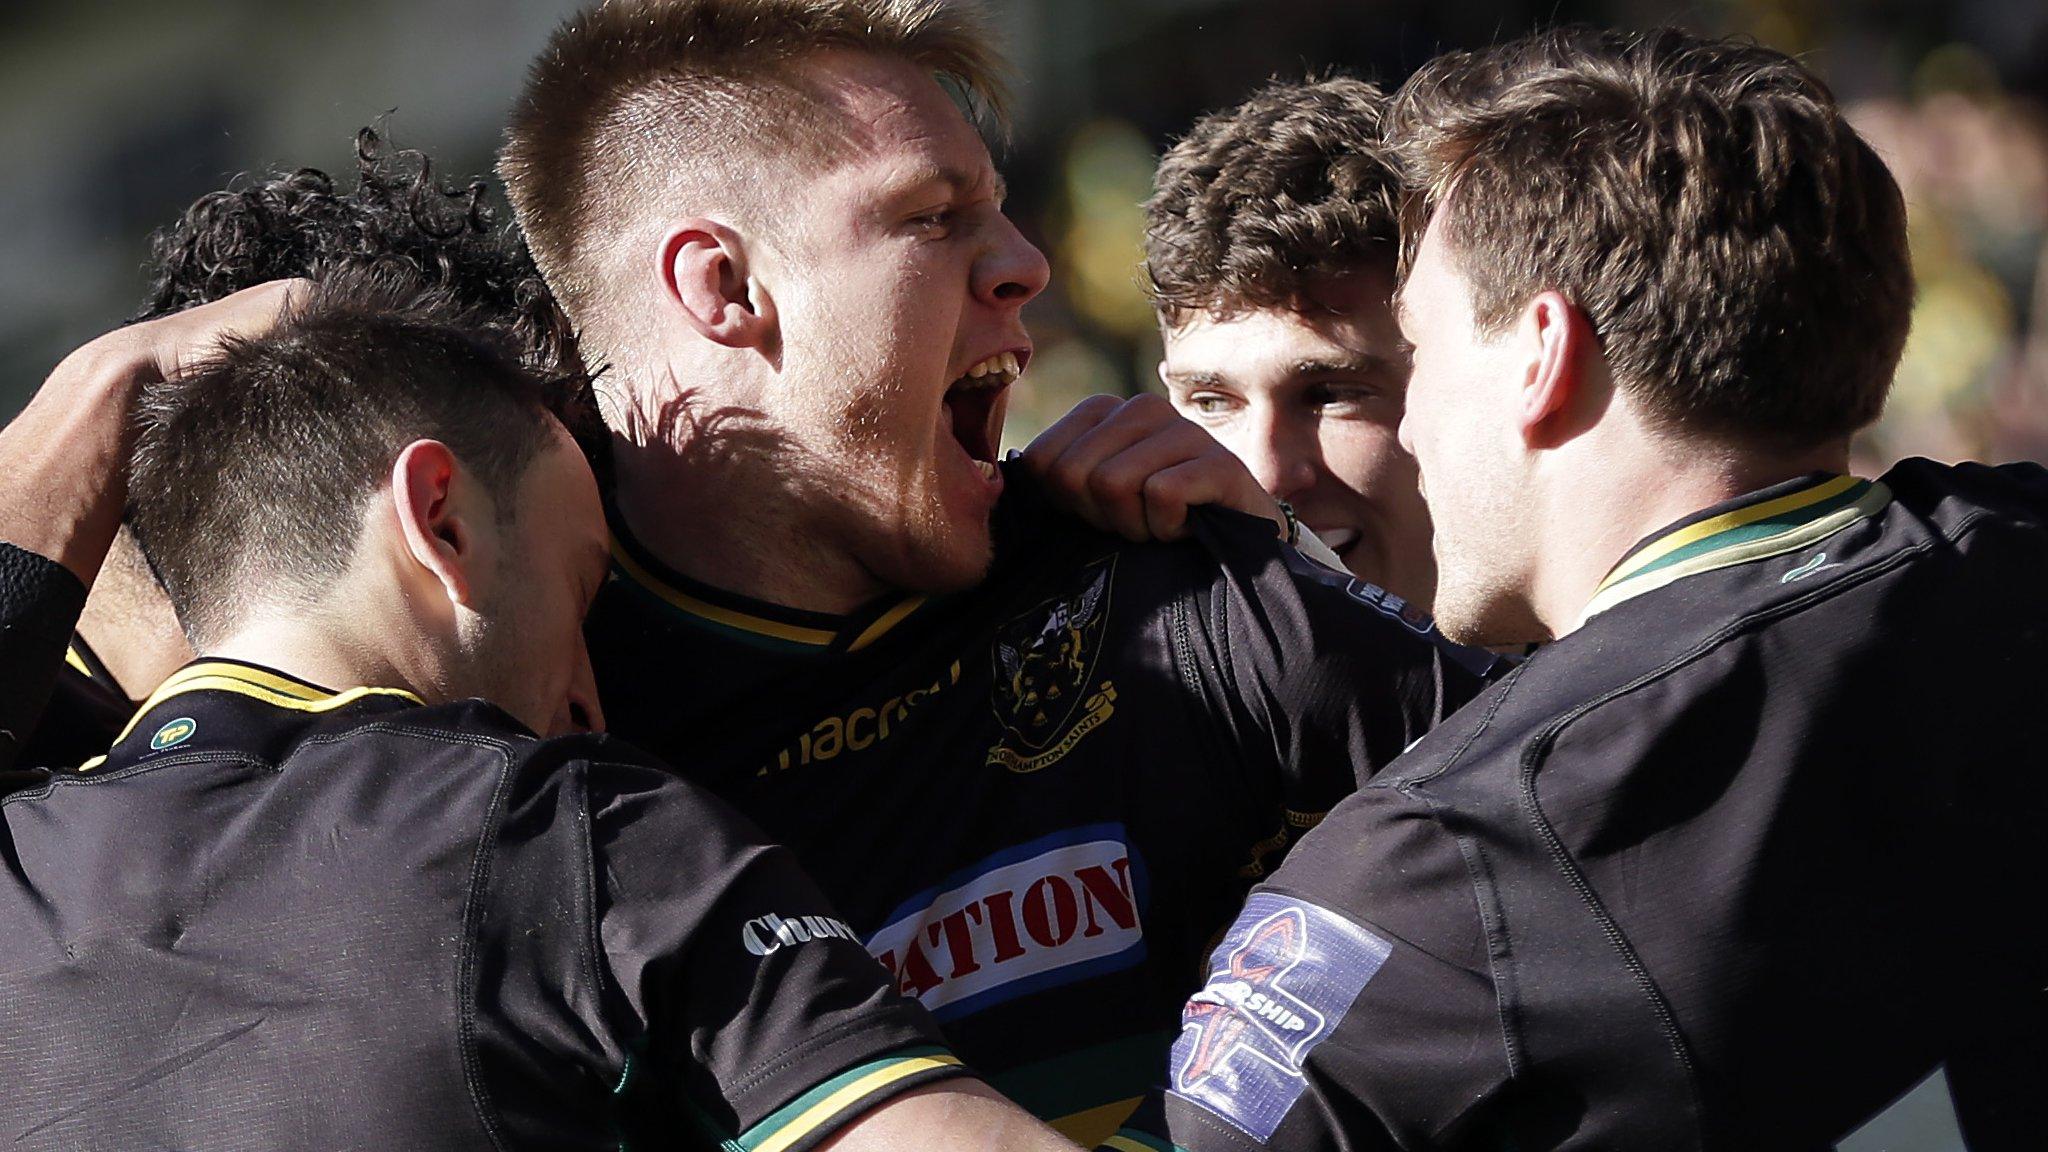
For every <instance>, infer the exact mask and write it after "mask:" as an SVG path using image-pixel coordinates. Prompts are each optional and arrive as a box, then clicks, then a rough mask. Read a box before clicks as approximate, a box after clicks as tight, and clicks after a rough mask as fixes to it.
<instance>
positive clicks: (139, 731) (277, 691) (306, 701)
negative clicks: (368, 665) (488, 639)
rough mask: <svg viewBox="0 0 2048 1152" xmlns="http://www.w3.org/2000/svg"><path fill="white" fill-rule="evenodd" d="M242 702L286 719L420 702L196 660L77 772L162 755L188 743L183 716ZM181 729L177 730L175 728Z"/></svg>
mask: <svg viewBox="0 0 2048 1152" xmlns="http://www.w3.org/2000/svg"><path fill="white" fill-rule="evenodd" d="M223 696H225V697H229V698H233V697H241V698H244V699H247V700H254V701H257V702H259V703H261V704H263V705H265V706H267V710H269V711H272V712H275V713H277V714H280V715H282V716H285V717H294V716H296V717H304V716H308V715H314V714H319V713H326V712H332V711H334V710H336V709H338V708H344V707H347V706H348V705H350V704H354V703H357V702H358V701H363V700H375V701H384V702H388V703H396V704H404V705H415V704H421V703H423V701H422V700H421V699H420V698H419V697H418V696H416V695H414V694H412V693H411V692H408V691H406V690H404V689H402V688H367V687H365V688H350V689H348V690H347V691H344V692H336V691H333V690H331V689H327V688H322V687H320V686H319V685H317V684H313V683H311V682H309V681H305V680H301V679H299V678H298V677H296V676H289V675H286V674H285V673H283V672H278V671H275V670H273V669H269V668H264V667H262V666H260V665H256V664H247V663H244V662H242V661H240V660H225V659H218V658H215V659H202V660H196V661H194V662H192V663H190V664H187V665H185V666H184V667H183V668H180V669H178V670H177V671H176V672H173V673H171V675H170V677H169V678H168V679H166V680H165V681H164V682H163V683H162V684H161V685H159V686H158V687H157V690H156V691H155V692H152V693H150V696H149V699H148V700H146V701H144V702H143V704H142V707H140V708H138V709H136V711H135V715H134V717H132V718H131V719H130V720H129V721H128V725H127V727H125V728H123V729H121V734H120V735H119V736H118V737H116V738H115V739H114V747H113V750H112V751H111V752H110V753H109V754H108V755H107V756H100V757H95V758H94V759H92V760H88V761H86V762H85V764H83V765H82V766H81V767H80V769H79V770H80V771H90V770H91V769H93V768H97V767H99V766H100V765H101V764H104V763H105V762H106V761H107V760H108V759H110V758H114V757H123V756H130V755H140V754H143V753H147V752H152V751H156V752H161V751H167V750H168V749H170V748H173V747H176V746H178V745H180V744H183V743H185V742H186V741H188V740H190V739H191V738H192V737H193V736H194V735H195V734H196V733H195V731H194V729H196V727H197V726H196V724H195V722H194V721H193V720H191V719H190V718H185V717H182V716H179V715H173V713H182V712H183V711H187V710H190V709H192V708H196V707H200V706H203V705H208V704H212V703H216V702H217V701H218V700H219V698H220V697H223ZM181 724H182V725H183V726H184V727H181V726H180V725H181Z"/></svg>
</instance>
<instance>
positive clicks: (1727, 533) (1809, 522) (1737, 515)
mask: <svg viewBox="0 0 2048 1152" xmlns="http://www.w3.org/2000/svg"><path fill="white" fill-rule="evenodd" d="M1787 487H1788V486H1786V485H1780V486H1778V487H1776V488H1770V489H1766V490H1765V491H1763V492H1761V493H1757V494H1755V495H1753V496H1750V497H1745V498H1744V500H1743V501H1742V502H1740V503H1739V504H1738V505H1737V506H1736V507H1734V508H1732V509H1729V510H1727V511H1724V512H1716V513H1712V514H1710V515H1707V516H1705V517H1704V518H1696V519H1693V520H1690V521H1686V522H1682V523H1680V524H1678V525H1676V526H1674V527H1672V528H1667V529H1665V530H1664V531H1662V532H1660V533H1658V534H1657V535H1655V536H1652V537H1650V538H1649V539H1647V540H1645V541H1644V542H1643V543H1641V544H1639V545H1637V546H1636V547H1635V549H1634V550H1633V551H1631V552H1630V553H1629V554H1628V555H1627V556H1625V557H1623V558H1622V560H1621V563H1619V564H1617V565H1615V566H1614V570H1613V571H1612V572H1609V573H1608V574H1607V578H1606V579H1605V580H1602V581H1601V582H1600V587H1598V588H1597V589H1595V590H1594V592H1593V599H1592V600H1591V601H1590V602H1589V603H1588V604H1587V605H1586V610H1585V611H1584V612H1582V613H1581V614H1580V616H1579V623H1580V624H1584V623H1585V622H1586V621H1588V620H1591V619H1592V618H1593V617H1595V616H1597V615H1599V614H1600V613H1602V612H1605V611H1607V610H1608V609H1609V608H1612V607H1614V606H1615V605H1617V604H1621V603H1623V602H1625V601H1628V600H1632V599H1634V598H1635V597H1637V596H1641V595H1642V594H1643V593H1645V592H1652V591H1655V590H1656V589H1659V588H1662V587H1664V586H1665V585H1667V584H1671V583H1674V582H1675V581H1678V580H1683V579H1684V578H1686V577H1687V576H1696V575H1698V574H1700V573H1702V572H1712V571H1715V570H1717V569H1721V568H1728V567H1732V566H1734V565H1736V564H1747V563H1749V562H1750V561H1752V560H1762V559H1766V558H1768V557H1771V556H1782V555H1784V554H1785V553H1787V552H1797V551H1798V550H1800V549H1801V548H1805V547H1807V546H1808V545H1810V544H1814V543H1816V542H1818V541H1820V540H1822V539H1824V538H1826V537H1828V536H1831V535H1833V534H1835V533H1836V532H1839V531H1841V530H1842V529H1843V528H1846V527H1848V526H1849V525H1851V524H1854V523H1856V522H1857V521H1859V520H1863V519H1866V518H1868V517H1869V516H1871V515H1873V514H1875V513H1876V512H1877V511H1878V510H1880V509H1882V508H1883V507H1884V506H1885V505H1886V504H1888V503H1890V502H1891V498H1892V494H1891V490H1890V489H1889V488H1886V487H1885V486H1884V485H1883V484H1880V483H1876V482H1874V481H1870V480H1859V479H1857V478H1856V477H1854V476H1825V477H1819V478H1815V479H1811V480H1806V481H1800V482H1795V483H1794V484H1793V485H1790V486H1789V488H1790V490H1789V491H1787V490H1786V489H1787Z"/></svg>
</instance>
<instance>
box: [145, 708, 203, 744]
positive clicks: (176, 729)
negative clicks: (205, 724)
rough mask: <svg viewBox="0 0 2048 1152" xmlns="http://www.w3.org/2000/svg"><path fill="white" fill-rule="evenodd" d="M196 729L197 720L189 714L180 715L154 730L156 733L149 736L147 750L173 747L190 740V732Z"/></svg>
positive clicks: (197, 725) (197, 728)
mask: <svg viewBox="0 0 2048 1152" xmlns="http://www.w3.org/2000/svg"><path fill="white" fill-rule="evenodd" d="M197 731H199V724H198V722H196V721H194V720H193V719H192V718H191V717H190V716H180V717H178V718H177V719H176V720H172V721H170V722H169V723H167V724H165V725H164V726H163V727H161V728H159V729H157V730H156V735H154V736H151V737H150V738H149V750H150V751H152V752H161V751H163V750H164V749H166V748H175V747H177V746H178V745H180V744H183V743H184V742H185V741H187V740H190V739H191V738H192V734H193V733H194V732H197Z"/></svg>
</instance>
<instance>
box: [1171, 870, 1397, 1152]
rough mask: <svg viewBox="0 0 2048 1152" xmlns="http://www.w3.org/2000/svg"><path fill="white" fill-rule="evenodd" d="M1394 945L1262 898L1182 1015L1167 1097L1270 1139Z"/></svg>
mask: <svg viewBox="0 0 2048 1152" xmlns="http://www.w3.org/2000/svg"><path fill="white" fill-rule="evenodd" d="M1392 953H1393V946H1392V945H1390V944H1388V943H1387V942H1386V941H1385V940H1382V939H1380V938H1379V937H1378V936H1375V935H1373V934H1372V933H1371V932H1368V931H1366V930H1365V929H1364V928H1361V927H1359V926H1358V925H1356V924H1353V923H1352V922H1350V921H1349V920H1346V919H1344V918H1343V917H1341V916H1338V915H1337V914H1335V913H1333V912H1330V911H1329V910H1327V909H1324V908H1321V907H1318V906H1316V905H1314V904H1311V903H1308V902H1307V901H1305V900H1296V899H1293V898H1291V897H1286V896H1280V895H1276V894H1274V893H1271V892H1258V893H1254V894H1253V895H1252V898H1251V899H1250V900H1248V901H1246V902H1245V906H1244V911H1243V912H1242V913H1240V914H1239V916H1238V918H1237V923H1235V924H1233V925H1231V928H1230V934H1229V935H1227V936H1225V937H1224V938H1223V943H1222V944H1221V945H1219V946H1218V947H1217V949H1216V951H1215V953H1214V954H1213V955H1212V956H1211V957H1210V962H1209V981H1208V984H1207V985H1206V986H1205V987H1204V988H1203V989H1202V990H1201V991H1200V992H1197V993H1195V994H1194V996H1192V997H1190V998H1189V1000H1188V1003H1187V1007H1186V1008H1185V1009H1183V1010H1182V1012H1181V1033H1180V1039H1179V1040H1177V1041H1175V1042H1174V1045H1173V1059H1172V1066H1173V1090H1174V1093H1175V1094H1176V1095H1179V1096H1182V1097H1185V1098H1186V1099H1188V1100H1190V1101H1193V1102H1194V1103H1196V1104H1200V1105H1201V1106H1202V1107H1204V1108H1206V1109H1208V1110H1209V1111H1211V1112H1214V1113H1216V1114H1217V1115H1219V1116H1221V1117H1223V1118H1224V1119H1225V1120H1228V1121H1230V1122H1231V1123H1232V1124H1234V1125H1236V1126H1237V1127H1239V1128H1241V1129H1243V1130H1244V1131H1245V1132H1247V1133H1249V1134H1250V1135H1251V1136H1252V1137H1253V1138H1254V1139H1257V1140H1261V1141H1263V1140H1267V1139H1270V1138H1271V1137H1272V1135H1273V1130H1274V1129H1275V1128H1278V1127H1279V1126H1280V1119H1281V1117H1283V1116H1285V1115H1286V1114H1287V1110H1288V1109H1289V1108H1291V1107H1293V1106H1294V1102H1295V1101H1296V1100H1298V1099H1300V1098H1301V1094H1302V1091H1303V1090H1304V1089H1306V1088H1307V1087H1308V1081H1307V1080H1305V1079H1304V1078H1303V1077H1302V1074H1301V1068H1302V1063H1303V1061H1305V1060H1306V1059H1307V1058H1308V1054H1309V1051H1310V1050H1311V1049H1313V1048H1314V1047H1315V1046H1316V1045H1317V1044H1319V1043H1321V1042H1322V1040H1323V1038H1324V1037H1326V1036H1328V1035H1329V1034H1330V1031H1331V1030H1332V1029H1333V1028H1334V1027H1335V1026H1336V1024H1337V1021H1339V1020H1341V1019H1342V1018H1343V1016H1344V1012H1345V1011H1346V1010H1347V1009H1348V1008H1350V1007H1351V1002H1352V1001H1354V1000H1356V999H1358V993H1359V992H1360V991H1361V990H1362V989H1364V987H1365V984H1366V981H1368V980H1371V979H1372V978H1373V975H1374V974H1375V973H1377V972H1378V971H1379V970H1380V966H1381V965H1382V964H1385V963H1386V961H1387V957H1388V956H1389V955H1391V954H1392Z"/></svg>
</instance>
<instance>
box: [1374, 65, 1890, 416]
mask: <svg viewBox="0 0 2048 1152" xmlns="http://www.w3.org/2000/svg"><path fill="white" fill-rule="evenodd" d="M1388 131H1389V138H1390V140H1391V141H1392V143H1393V145H1394V147H1395V149H1396V152H1397V154H1398V156H1399V158H1400V161H1401V164H1402V172H1403V178H1404V185H1405V189H1406V191H1407V192H1408V193H1409V196H1410V199H1409V200H1408V211H1407V213H1406V216H1407V218H1406V219H1405V220H1404V240H1405V241H1406V244H1407V248H1408V250H1409V251H1410V252H1412V250H1413V246H1414V243H1415V241H1417V240H1418V239H1419V238H1420V236H1421V234H1422V232H1423V230H1424V229H1425V228H1427V227H1428V226H1429V225H1430V224H1431V223H1432V222H1433V223H1434V225H1435V226H1436V227H1437V229H1438V230H1439V235H1440V236H1441V238H1442V239H1443V241H1444V243H1445V246H1446V249H1447V251H1448V252H1450V253H1451V255H1452V258H1453V259H1454V261H1455V262H1456V264H1457V266H1458V268H1459V270H1460V272H1461V273H1462V274H1463V275H1464V276H1465V278H1466V279H1467V281H1468V283H1469V285H1470V290H1471V293H1472V305H1473V310H1474V314H1475V316H1476V317H1477V319H1478V321H1479V323H1480V324H1481V325H1482V327H1483V328H1484V329H1486V330H1488V331H1493V332H1498V331H1501V330H1503V329H1504V328H1505V327H1506V326H1507V325H1508V324H1510V323H1511V322H1512V321H1513V320H1514V318H1515V317H1516V316H1517V315H1518V314H1519V312H1520V310H1521V308H1522V307H1523V305H1524V304H1526V303H1527V302H1528V300H1529V299H1530V298H1531V297H1532V296H1534V295H1536V294H1537V293H1539V292H1542V291H1545V290H1557V291H1559V292H1562V293H1563V294H1564V295H1565V296H1566V297H1568V298H1569V299H1570V300H1571V301H1572V303H1573V304H1574V305H1576V306H1577V307H1578V308H1580V309H1581V310H1583V311H1584V312H1585V313H1586V315H1587V316H1588V317H1589V318H1590V320H1591V322H1592V327H1593V329H1594V331H1595V332H1596V333H1597V335H1598V337H1599V339H1600V343H1601V348H1602V350H1603V351H1604V353H1605V355H1606V358H1607V362H1608V364H1609V366H1610V367H1611V369H1612V370H1613V372H1614V374H1615V377H1616V380H1617V382H1618V384H1619V385H1620V387H1622V388H1623V389H1624V390H1626V391H1627V392H1628V393H1630V394H1631V395H1632V396H1634V397H1635V398H1636V400H1637V401H1638V402H1639V403H1641V404H1642V405H1643V406H1644V409H1645V410H1646V411H1647V412H1648V413H1650V414H1651V416H1652V417H1653V418H1654V419H1656V420H1657V421H1658V422H1660V423H1661V424H1663V425H1664V426H1665V427H1667V428H1668V429H1671V430H1674V431H1677V432H1680V433H1682V434H1687V435H1692V436H1698V437H1705V438H1710V439H1714V440H1719V441H1725V442H1732V443H1741V444H1752V445H1762V446H1770V447H1784V448H1798V447H1809V446H1814V445H1820V444H1826V443H1830V442H1833V441H1836V440H1840V439H1842V438H1845V437H1847V436H1848V435H1849V434H1850V433H1851V432H1853V431H1855V430H1856V429H1858V428H1861V427H1863V426H1864V425H1866V424H1868V423H1869V422H1871V421H1872V420H1874V419H1876V417H1877V415H1878V413H1879V412H1880V410H1881V409H1882V407H1883V404H1884V397H1885V394H1886V391H1887V390H1888V389H1889V387H1890V384H1891V377H1892V373H1893V371H1894V370H1895V368H1896V367H1897V363H1898V359H1899V355H1900V352H1901V351H1902V350H1903V348H1904V344H1905V339H1906V331H1907V327H1908V325H1909V323H1910V320H1911V309H1912V298H1913V276H1912V266H1911V261H1910V257H1909V254H1908V250H1907V244H1906V225H1905V204H1904V201H1903V199H1902V197H1901V195H1900V193H1899V188H1898V185H1897V183H1896V182H1894V181H1893V179H1892V176H1891V173H1890V172H1889V171H1888V170H1887V169H1886V168H1885V165H1884V163H1883V161H1882V160H1880V159H1879V158H1878V156H1877V155H1876V153H1875V152H1873V151H1872V150H1871V148H1870V146H1869V145H1868V144H1866V143H1864V141H1863V140H1862V139H1861V138H1860V137H1858V136H1857V134H1856V132H1855V130H1854V129H1853V128H1851V127H1850V126H1849V124H1848V122H1847V121H1846V120H1844V119H1843V117H1842V114H1841V110H1840V109H1839V108H1838V107H1837V106H1836V103H1835V99H1834V96H1833V94H1832V93H1830V92H1829V90H1828V88H1827V86H1826V85H1825V84H1823V83H1822V82H1821V81H1820V79H1819V78H1817V77H1816V76H1814V75H1813V73H1811V72H1810V71H1808V70H1807V69H1806V68H1805V67H1804V66H1802V65H1801V64H1800V63H1799V62H1798V61H1796V60H1793V59H1792V58H1791V57H1789V56H1786V55H1784V54H1783V53H1780V52H1775V51H1772V50H1770V49H1767V48H1762V47H1759V46H1757V45H1755V44H1751V43H1746V42H1739V41H1733V40H1714V39H1707V38H1703V37H1700V36H1696V35H1693V34H1690V33H1686V32H1682V31H1678V30H1675V29H1661V30H1657V31H1653V32H1647V33H1627V32H1615V31H1594V30H1588V29H1566V30H1561V31H1556V32H1550V33H1544V34H1539V35H1535V36H1531V37H1528V38H1525V39H1522V40H1518V41H1514V42H1512V43H1509V44H1506V45H1503V46H1500V47H1497V48H1493V49H1490V50H1487V51H1483V52H1470V53H1453V54H1450V55H1447V56H1443V57H1440V58H1438V59H1437V60H1434V61H1432V62H1431V63H1429V64H1428V65H1425V66H1424V67H1423V68H1422V70H1421V71H1420V72H1418V73H1416V75H1415V76H1414V77H1413V78H1411V79H1410V80H1409V82H1408V83H1407V84H1406V85H1405V86H1404V87H1403V88H1402V89H1401V91H1400V92H1399V93H1398V94H1397V95H1396V98H1395V105H1394V109H1393V111H1392V113H1391V116H1390V120H1389V128H1388Z"/></svg>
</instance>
